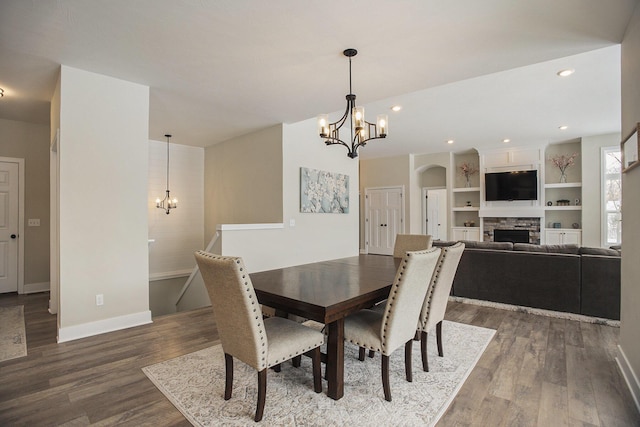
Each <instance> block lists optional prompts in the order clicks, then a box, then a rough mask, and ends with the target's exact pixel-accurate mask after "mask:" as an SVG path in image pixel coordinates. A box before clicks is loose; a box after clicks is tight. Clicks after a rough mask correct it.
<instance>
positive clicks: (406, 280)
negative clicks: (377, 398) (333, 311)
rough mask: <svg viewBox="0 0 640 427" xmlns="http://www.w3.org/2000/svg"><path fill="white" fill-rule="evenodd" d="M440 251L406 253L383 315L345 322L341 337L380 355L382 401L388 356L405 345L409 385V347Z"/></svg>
mask: <svg viewBox="0 0 640 427" xmlns="http://www.w3.org/2000/svg"><path fill="white" fill-rule="evenodd" d="M440 251H441V250H440V248H432V249H429V250H425V251H414V252H407V253H405V255H404V257H403V259H402V261H401V262H400V266H399V267H398V271H397V273H396V277H395V280H394V282H393V285H392V286H391V291H390V292H389V298H388V299H387V304H386V306H385V309H384V312H383V313H380V312H378V311H376V310H360V311H358V312H356V313H353V314H351V315H349V316H347V317H346V318H345V320H344V337H345V340H346V341H349V342H351V343H353V344H355V345H357V346H359V347H360V349H361V350H360V360H362V359H364V349H365V348H368V349H369V350H374V351H377V352H380V353H382V386H383V389H384V398H385V399H386V400H387V401H389V402H390V401H391V389H390V386H389V356H390V355H391V353H393V352H394V351H395V350H396V349H397V348H398V347H400V346H401V345H402V344H404V345H405V361H404V362H405V374H406V378H407V381H409V382H411V381H412V380H413V378H412V372H411V347H412V342H413V337H414V335H415V331H416V322H417V321H418V317H419V315H420V309H421V308H422V305H423V302H424V299H425V296H426V293H427V286H426V284H425V282H427V281H428V279H425V277H428V278H430V277H431V276H432V275H433V271H434V269H435V266H436V263H437V261H438V258H439V256H440Z"/></svg>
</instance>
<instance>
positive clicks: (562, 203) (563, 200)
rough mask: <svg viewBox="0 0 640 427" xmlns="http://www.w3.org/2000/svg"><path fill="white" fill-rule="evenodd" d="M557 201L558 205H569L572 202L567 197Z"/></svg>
mask: <svg viewBox="0 0 640 427" xmlns="http://www.w3.org/2000/svg"><path fill="white" fill-rule="evenodd" d="M556 203H557V204H558V206H569V203H571V202H570V201H569V200H567V199H560V200H556Z"/></svg>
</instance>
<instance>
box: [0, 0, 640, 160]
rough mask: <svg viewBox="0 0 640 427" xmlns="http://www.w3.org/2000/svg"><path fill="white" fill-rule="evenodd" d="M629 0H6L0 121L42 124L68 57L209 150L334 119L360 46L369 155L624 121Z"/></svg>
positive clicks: (571, 133)
mask: <svg viewBox="0 0 640 427" xmlns="http://www.w3.org/2000/svg"><path fill="white" fill-rule="evenodd" d="M637 3H638V0H607V1H601V0H528V1H526V0H518V1H514V0H483V1H478V0H449V1H441V0H404V1H391V0H353V1H344V0H342V1H340V0H325V1H322V2H308V1H300V0H272V1H268V2H267V1H258V0H217V1H209V0H136V1H130V0H32V1H28V0H2V2H0V87H2V88H4V89H5V97H4V98H2V99H0V118H4V119H11V120H21V121H28V122H35V123H48V121H49V100H50V98H51V95H52V93H53V89H54V86H55V82H56V79H57V72H58V67H59V65H60V64H64V65H68V66H71V67H76V68H80V69H83V70H87V71H92V72H96V73H100V74H104V75H108V76H113V77H117V78H121V79H124V80H128V81H132V82H137V83H141V84H144V85H148V86H149V87H150V88H151V90H150V135H149V137H150V138H151V139H156V140H163V139H164V138H163V135H164V134H165V133H167V132H170V133H173V135H174V138H173V139H172V142H175V143H179V144H186V145H194V146H203V147H204V146H208V145H211V144H215V143H218V142H221V141H224V140H226V139H229V138H232V137H234V136H238V135H242V134H246V133H249V132H252V131H255V130H258V129H261V128H264V127H267V126H272V125H274V124H277V123H282V122H284V123H294V122H297V121H300V120H305V119H309V118H313V117H315V116H316V115H317V114H319V113H328V112H335V113H334V114H335V115H336V116H338V115H339V114H340V113H341V112H342V110H343V108H344V104H345V101H344V96H345V94H346V93H347V92H348V61H347V59H346V58H345V57H344V56H342V51H343V50H344V49H345V48H348V47H354V48H356V49H358V51H359V54H358V56H356V57H355V58H354V60H353V89H354V92H355V93H356V94H357V95H358V103H359V104H361V105H365V107H366V110H367V115H368V119H369V120H373V118H374V117H375V115H376V114H378V113H388V114H389V121H390V126H389V137H388V138H387V140H383V141H373V142H371V143H370V144H368V145H367V146H366V147H365V148H363V149H362V151H361V156H362V157H363V158H368V157H380V156H387V155H396V154H405V153H427V152H439V151H445V150H449V149H452V150H456V151H458V150H465V149H468V148H470V147H487V146H496V145H501V144H502V143H501V142H500V141H501V140H502V139H503V138H510V139H511V140H512V142H511V144H515V145H520V144H528V143H532V142H533V143H541V142H558V141H563V140H569V139H573V138H576V137H580V136H586V135H596V134H603V133H610V132H619V131H620V48H619V43H620V42H621V41H622V38H623V35H624V31H625V28H626V26H627V23H628V21H629V19H630V17H631V15H632V12H633V9H634V7H636V5H637ZM567 67H570V68H574V69H575V70H576V72H575V74H574V75H573V76H571V77H568V78H563V79H561V78H559V77H557V76H556V75H555V73H556V71H558V70H559V69H561V68H567ZM394 104H400V105H402V106H403V109H402V110H401V111H400V112H398V113H394V112H391V111H389V107H391V105H394ZM332 118H333V117H332ZM335 118H337V117H335ZM561 124H566V125H568V126H569V128H568V129H567V130H566V131H563V132H560V131H559V130H558V126H559V125H561ZM309 138H318V137H317V136H316V135H309ZM450 138H452V139H454V140H455V141H456V142H455V143H454V144H453V145H452V146H449V145H447V144H445V143H444V141H445V140H447V139H450ZM318 143H322V142H321V141H320V139H319V138H318ZM331 149H334V150H344V149H342V148H331Z"/></svg>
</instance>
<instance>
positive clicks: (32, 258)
mask: <svg viewBox="0 0 640 427" xmlns="http://www.w3.org/2000/svg"><path fill="white" fill-rule="evenodd" d="M49 143H50V140H49V126H48V125H39V124H33V123H25V122H17V121H13V120H2V119H0V157H16V158H21V159H24V165H25V183H24V185H25V187H24V188H25V193H24V204H25V206H24V221H25V227H24V236H23V237H24V283H25V290H27V291H28V288H29V285H30V284H36V283H41V284H46V285H45V286H48V282H49ZM29 218H34V219H35V218H37V219H40V226H39V227H28V226H27V219H29Z"/></svg>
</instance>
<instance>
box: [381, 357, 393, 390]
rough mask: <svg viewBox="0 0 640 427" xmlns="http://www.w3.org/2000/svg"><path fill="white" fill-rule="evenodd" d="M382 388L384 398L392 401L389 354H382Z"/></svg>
mask: <svg viewBox="0 0 640 427" xmlns="http://www.w3.org/2000/svg"><path fill="white" fill-rule="evenodd" d="M382 388H383V389H384V400H386V401H387V402H391V386H390V385H389V356H385V355H384V354H383V355H382Z"/></svg>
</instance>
